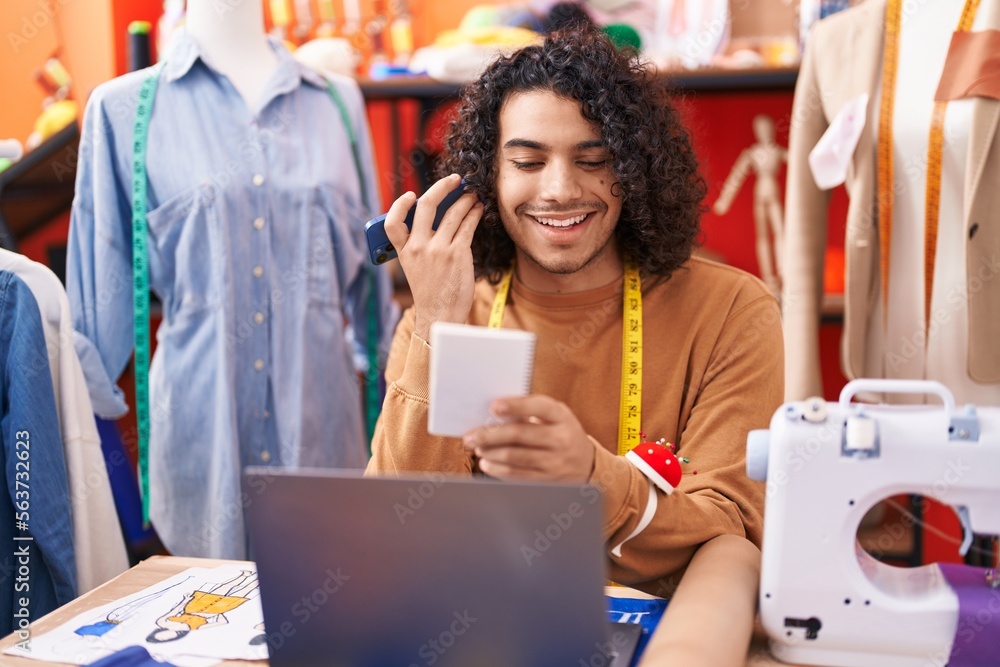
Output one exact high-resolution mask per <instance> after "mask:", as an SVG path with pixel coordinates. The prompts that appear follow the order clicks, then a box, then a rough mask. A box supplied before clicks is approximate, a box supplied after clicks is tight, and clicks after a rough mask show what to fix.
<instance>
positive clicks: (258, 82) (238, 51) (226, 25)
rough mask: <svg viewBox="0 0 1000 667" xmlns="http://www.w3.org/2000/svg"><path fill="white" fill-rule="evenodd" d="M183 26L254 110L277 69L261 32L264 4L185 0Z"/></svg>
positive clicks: (208, 58) (262, 31)
mask: <svg viewBox="0 0 1000 667" xmlns="http://www.w3.org/2000/svg"><path fill="white" fill-rule="evenodd" d="M185 25H186V27H187V32H188V34H189V35H191V37H192V38H194V40H195V41H196V42H197V43H198V46H199V48H200V49H201V53H202V55H203V56H204V58H205V60H206V61H207V62H208V63H209V64H210V65H211V66H212V67H213V68H214V69H215V70H217V71H218V72H220V73H221V74H224V75H225V76H226V77H227V78H228V79H229V81H230V83H232V84H233V86H234V87H235V88H236V90H237V91H239V93H240V95H241V96H242V97H243V100H244V101H245V102H246V104H247V107H248V108H250V109H251V110H255V109H256V104H257V102H258V101H259V100H260V97H261V95H262V93H263V92H264V87H265V86H266V85H267V82H268V79H270V77H271V74H273V73H274V70H275V69H276V68H277V66H278V58H277V56H275V55H274V51H273V50H272V49H271V46H270V44H268V41H267V35H266V34H265V32H264V6H263V4H262V3H260V2H238V3H221V2H212V1H211V0H188V5H187V18H186V19H185Z"/></svg>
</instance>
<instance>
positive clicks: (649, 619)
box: [605, 595, 669, 665]
mask: <svg viewBox="0 0 1000 667" xmlns="http://www.w3.org/2000/svg"><path fill="white" fill-rule="evenodd" d="M605 597H606V598H607V601H608V620H609V621H611V622H612V623H638V624H639V625H641V626H642V636H641V637H640V638H639V643H638V644H637V645H636V647H635V655H633V656H632V664H633V665H637V664H639V658H640V657H641V656H642V652H643V651H645V650H646V644H648V643H649V638H650V637H651V636H652V635H653V631H654V630H656V626H657V624H659V622H660V618H662V617H663V612H664V610H666V608H667V603H668V602H669V600H663V599H659V598H657V599H654V600H649V599H639V598H620V597H615V596H613V595H607V596H605Z"/></svg>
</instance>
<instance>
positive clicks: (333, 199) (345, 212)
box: [317, 185, 372, 304]
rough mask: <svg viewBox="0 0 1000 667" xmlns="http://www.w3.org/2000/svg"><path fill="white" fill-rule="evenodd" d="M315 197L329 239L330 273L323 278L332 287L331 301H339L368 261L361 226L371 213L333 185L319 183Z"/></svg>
mask: <svg viewBox="0 0 1000 667" xmlns="http://www.w3.org/2000/svg"><path fill="white" fill-rule="evenodd" d="M317 196H318V202H319V205H320V214H321V215H320V217H321V219H322V221H323V225H324V226H325V229H326V234H327V238H328V239H330V242H331V246H330V257H331V263H330V267H329V268H330V276H329V278H327V279H326V280H327V282H328V284H329V285H330V286H331V287H332V288H333V289H334V290H335V291H334V303H337V304H343V303H344V299H345V298H346V294H347V292H348V291H349V290H350V289H351V287H352V285H353V284H354V283H355V281H356V280H358V278H359V273H360V272H361V271H363V270H364V267H365V264H366V263H367V262H368V251H367V243H366V241H365V239H364V226H365V222H366V221H367V220H368V219H369V218H371V217H372V216H371V214H370V213H369V212H368V211H367V210H363V209H362V208H361V207H360V206H359V205H358V204H357V202H356V201H355V200H354V198H353V197H351V196H350V195H349V194H347V193H344V192H342V191H340V190H339V189H338V188H336V187H334V186H330V185H321V186H320V187H319V188H318V189H317Z"/></svg>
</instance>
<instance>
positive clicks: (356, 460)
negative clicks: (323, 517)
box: [67, 34, 398, 559]
mask: <svg viewBox="0 0 1000 667" xmlns="http://www.w3.org/2000/svg"><path fill="white" fill-rule="evenodd" d="M274 48H275V53H276V55H277V57H278V60H279V64H278V67H277V70H276V72H275V73H274V75H273V76H272V77H271V79H270V81H269V82H268V84H267V86H266V89H265V92H264V93H263V95H262V98H261V100H260V102H259V103H258V104H257V106H256V108H255V109H253V110H251V109H249V108H248V107H247V105H246V104H245V103H244V101H243V98H242V97H241V96H240V94H239V93H238V92H237V91H236V89H235V88H234V87H233V86H232V84H231V83H230V82H229V80H228V79H227V78H226V77H224V76H222V75H221V74H219V73H218V72H216V71H215V70H213V69H212V68H211V67H210V66H208V65H207V64H206V63H205V62H204V61H203V60H202V59H201V58H200V56H199V52H198V47H197V45H196V43H195V42H194V40H192V39H191V38H190V37H189V36H187V35H184V34H181V35H179V36H177V37H176V41H175V44H174V48H173V49H172V50H171V52H170V54H169V55H168V57H167V64H166V66H165V68H164V70H163V72H162V74H161V76H160V82H159V88H158V90H157V94H156V100H155V105H154V107H153V113H152V118H151V122H150V130H149V143H148V149H147V159H146V161H147V168H148V172H149V209H150V212H149V217H148V227H149V247H150V250H149V273H150V283H151V287H152V289H153V291H154V292H155V293H156V294H157V295H158V296H159V298H160V300H161V301H162V303H163V322H162V324H161V325H160V327H159V330H158V332H157V346H156V353H155V354H154V356H153V360H152V363H151V368H150V411H151V416H152V426H151V435H150V448H149V453H150V483H151V487H152V488H151V493H150V510H151V518H152V522H153V524H154V526H155V528H156V531H157V533H158V534H159V536H160V538H161V539H162V540H163V543H164V545H165V546H166V547H167V548H168V549H169V550H170V552H171V553H173V554H175V555H182V556H204V557H215V558H236V559H242V558H246V557H247V550H246V535H245V528H244V522H243V507H244V506H245V504H246V502H249V499H247V498H243V497H241V490H240V471H241V470H242V468H243V467H244V466H246V465H250V464H256V465H275V466H276V465H284V466H312V467H338V468H362V467H364V465H365V464H366V462H367V452H366V439H365V434H364V427H363V415H362V410H361V396H360V392H359V389H358V382H357V379H356V373H355V370H356V368H357V367H359V366H363V365H364V362H363V360H364V350H365V346H366V342H367V325H366V318H367V317H368V312H367V297H368V291H369V289H370V288H371V280H370V277H369V276H368V273H367V272H366V271H364V270H363V268H364V267H365V263H366V262H367V261H368V259H367V250H366V243H365V240H364V223H365V221H366V220H367V219H368V218H370V217H372V216H371V213H372V211H374V210H375V209H376V208H377V207H378V206H379V204H378V202H379V198H378V188H377V187H376V177H375V171H374V165H373V162H372V155H371V150H370V138H369V134H368V129H367V123H366V120H365V110H364V104H363V100H362V97H361V93H360V90H359V89H358V87H357V85H356V84H355V83H354V82H352V81H350V80H348V79H345V78H343V77H341V78H336V79H334V80H333V81H334V85H335V86H336V87H337V89H338V91H339V92H340V94H341V96H342V97H343V99H344V101H345V103H346V105H347V107H348V109H349V111H350V114H351V116H352V122H353V123H354V126H355V128H356V129H357V131H358V134H359V142H360V147H361V153H362V171H363V172H364V173H365V174H366V177H367V180H368V181H369V182H368V187H367V192H368V200H367V201H361V198H360V195H359V193H360V192H361V188H360V185H359V183H358V178H357V175H356V171H355V168H354V164H353V160H352V156H351V149H350V142H349V137H348V134H347V132H346V131H345V128H344V127H343V124H342V123H341V122H340V120H339V113H338V111H337V108H336V106H335V105H334V103H333V101H332V100H331V99H330V96H329V93H328V92H327V90H326V80H325V79H324V78H323V77H321V76H320V75H318V74H317V73H316V72H314V71H313V70H311V69H309V68H307V67H306V66H304V65H302V64H300V63H298V62H297V61H295V60H294V59H293V58H292V57H291V56H290V55H289V54H288V52H287V51H286V50H285V49H284V48H283V47H281V46H279V45H277V44H275V45H274ZM146 75H147V71H140V72H135V73H131V74H127V75H125V76H122V77H119V78H117V79H114V80H112V81H109V82H107V83H105V84H102V85H101V86H99V87H98V88H97V89H96V90H95V91H94V93H93V94H92V95H91V96H90V100H89V103H88V106H87V110H86V114H85V117H84V121H83V135H82V138H81V143H80V154H79V160H78V168H77V184H76V198H75V199H74V202H73V210H72V221H71V227H70V238H69V249H68V260H67V291H68V293H69V297H70V304H71V308H72V311H73V318H74V327H75V328H76V330H77V331H79V332H80V333H81V334H83V335H84V336H85V337H86V338H87V339H88V340H89V341H90V342H91V343H92V344H93V346H94V347H95V348H96V350H97V352H98V353H99V355H100V358H101V360H102V362H103V365H104V368H105V369H106V372H107V375H108V376H109V377H111V378H117V377H118V376H119V375H120V374H121V372H122V370H123V369H124V368H125V366H126V364H127V363H128V360H129V357H130V354H131V352H132V347H133V326H132V299H131V297H132V275H131V274H132V269H131V248H132V245H131V227H130V224H131V222H130V218H131V213H130V210H131V208H130V207H131V196H132V194H131V174H132V136H133V122H134V118H135V107H136V101H137V96H138V90H139V88H140V86H141V83H142V80H143V78H144V77H146ZM258 220H259V221H260V222H256V221H258ZM377 276H378V281H377V296H378V304H379V305H378V313H377V316H378V318H379V319H378V322H379V332H380V340H379V343H380V347H381V349H382V352H383V356H384V353H385V351H387V350H388V346H389V344H390V342H391V339H392V331H393V328H394V326H395V323H396V319H397V316H398V309H397V308H396V306H395V305H394V303H393V301H392V298H391V285H390V281H389V277H388V275H387V273H386V272H385V271H384V270H380V271H379V272H378V274H377ZM350 322H355V323H357V324H358V326H355V327H349V326H348V325H349V323H350ZM102 416H106V417H107V416H114V415H102Z"/></svg>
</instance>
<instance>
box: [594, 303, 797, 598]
mask: <svg viewBox="0 0 1000 667" xmlns="http://www.w3.org/2000/svg"><path fill="white" fill-rule="evenodd" d="M782 366H783V346H782V334H781V316H780V312H779V309H778V305H777V303H776V301H775V300H774V299H773V298H772V297H771V296H770V295H766V296H758V297H756V298H753V299H752V300H751V301H749V302H748V303H744V304H742V305H739V304H737V305H735V306H734V309H733V310H732V311H731V312H730V313H729V314H728V316H727V318H726V320H725V323H724V325H723V327H722V328H721V330H720V333H719V335H718V338H717V340H716V341H715V344H714V347H713V351H712V353H711V357H710V358H709V359H708V363H707V367H706V368H705V372H704V374H703V376H702V382H701V384H700V386H699V387H698V388H697V398H696V399H695V403H694V405H693V408H692V410H691V413H690V417H689V418H688V420H687V422H686V423H685V424H682V425H681V427H680V429H681V431H680V436H679V442H677V443H675V444H677V446H678V454H679V455H680V456H684V457H687V458H688V459H690V461H691V462H690V464H686V465H685V466H684V476H683V478H682V479H681V482H680V484H679V485H678V487H677V489H675V491H674V492H673V493H672V494H670V495H666V494H664V493H663V492H662V491H660V490H659V489H656V487H655V486H654V487H653V488H654V489H656V490H655V493H656V496H655V498H656V501H657V505H656V509H655V514H654V515H653V517H652V521H651V522H650V523H649V524H648V525H647V526H646V527H645V528H644V529H643V530H642V532H640V533H638V534H637V535H635V536H633V537H631V538H629V537H630V535H631V534H632V532H633V530H634V529H635V528H636V526H637V525H638V524H639V523H640V521H641V519H642V517H643V514H644V512H645V509H646V505H647V502H648V501H649V499H650V486H651V483H650V482H649V481H647V478H646V477H645V476H644V475H643V474H642V473H641V472H640V471H639V469H638V468H636V467H635V466H633V465H632V464H631V463H629V462H628V461H627V460H626V459H624V458H623V457H619V456H615V455H614V454H613V453H611V452H610V451H608V450H607V449H605V448H604V447H602V446H600V445H597V446H596V447H595V449H596V452H597V454H596V461H595V465H594V472H593V475H592V476H591V483H592V484H593V485H594V486H595V487H597V488H598V489H599V490H601V491H602V492H603V498H604V508H605V536H606V539H607V547H608V549H609V553H608V557H609V559H610V572H609V574H610V577H611V579H612V580H614V581H617V582H619V583H623V584H627V585H630V586H634V587H637V588H640V589H642V590H645V591H647V592H649V593H652V594H654V595H660V596H668V595H670V594H671V593H672V592H673V589H674V587H675V586H676V583H677V582H678V581H679V577H680V574H681V573H682V571H683V568H684V567H686V565H687V563H688V561H689V560H690V559H691V556H692V555H693V554H694V552H695V550H696V549H697V547H698V546H699V545H701V544H703V543H704V542H706V541H708V540H710V539H712V538H713V537H716V536H718V535H727V534H731V535H738V536H742V537H746V538H747V539H749V540H751V541H752V542H753V543H754V544H756V545H757V546H760V542H761V536H762V522H763V509H764V485H763V483H761V482H755V481H753V480H751V479H749V478H748V477H747V476H746V472H745V465H746V464H745V461H746V438H747V432H748V431H750V430H751V429H756V428H767V425H768V424H769V423H770V420H771V416H772V415H773V414H774V411H775V410H776V409H777V408H778V406H780V405H781V402H782V392H783V369H782ZM649 407H652V406H647V408H646V409H649ZM695 471H697V474H695ZM626 538H629V539H626ZM622 542H624V544H623V545H622V547H621V551H620V554H621V555H620V556H618V555H615V554H613V553H612V552H611V549H613V548H614V547H615V546H616V545H619V544H621V543H622Z"/></svg>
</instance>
